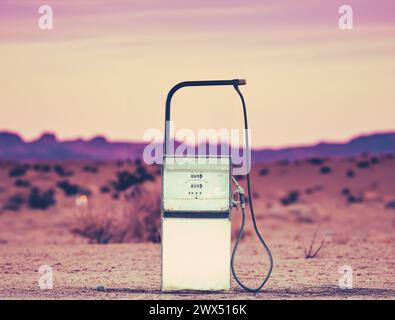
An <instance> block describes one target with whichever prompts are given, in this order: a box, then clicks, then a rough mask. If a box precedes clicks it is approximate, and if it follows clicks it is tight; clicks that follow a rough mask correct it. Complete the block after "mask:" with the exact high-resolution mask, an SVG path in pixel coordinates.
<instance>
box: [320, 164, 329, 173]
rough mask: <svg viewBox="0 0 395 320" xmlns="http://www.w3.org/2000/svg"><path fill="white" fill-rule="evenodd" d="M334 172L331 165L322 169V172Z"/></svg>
mask: <svg viewBox="0 0 395 320" xmlns="http://www.w3.org/2000/svg"><path fill="white" fill-rule="evenodd" d="M331 172H332V168H331V167H329V166H323V167H321V169H320V173H321V174H330V173H331Z"/></svg>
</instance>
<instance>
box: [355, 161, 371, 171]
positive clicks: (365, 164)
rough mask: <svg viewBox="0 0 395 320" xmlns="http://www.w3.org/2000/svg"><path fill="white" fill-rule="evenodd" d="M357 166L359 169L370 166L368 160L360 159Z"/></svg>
mask: <svg viewBox="0 0 395 320" xmlns="http://www.w3.org/2000/svg"><path fill="white" fill-rule="evenodd" d="M357 167H358V168H359V169H366V168H369V167H370V162H369V161H367V160H362V161H358V162H357Z"/></svg>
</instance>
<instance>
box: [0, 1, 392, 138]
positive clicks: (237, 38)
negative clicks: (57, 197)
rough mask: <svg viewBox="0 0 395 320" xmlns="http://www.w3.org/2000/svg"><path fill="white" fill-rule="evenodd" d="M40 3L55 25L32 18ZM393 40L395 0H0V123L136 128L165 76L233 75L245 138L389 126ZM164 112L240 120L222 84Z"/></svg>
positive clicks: (92, 131)
mask: <svg viewBox="0 0 395 320" xmlns="http://www.w3.org/2000/svg"><path fill="white" fill-rule="evenodd" d="M42 4H49V5H52V7H53V10H54V30H51V31H42V30H39V28H38V27H37V20H38V18H39V15H38V7H39V6H40V5H42ZM342 4H349V5H351V6H352V8H353V12H354V28H353V30H346V31H342V30H340V29H339V28H338V26H337V21H338V18H339V16H340V15H339V13H338V8H339V6H340V5H342ZM394 53H395V1H386V0H380V1H368V0H366V1H363V0H360V1H347V2H344V1H316V0H300V1H294V0H290V1H278V0H270V1H264V0H262V1H241V0H239V1H235V0H233V1H229V0H227V1H225V0H220V1H218V0H217V1H182V0H173V1H159V0H156V1H153V0H148V1H134V0H133V1H121V0H115V1H99V0H86V1H76V0H67V1H66V0H60V1H59V0H57V1H46V2H42V1H36V0H29V1H26V0H18V1H10V0H2V1H1V2H0V70H1V74H0V88H1V95H0V107H1V118H0V130H1V129H7V130H13V131H18V132H20V133H22V135H23V136H24V137H26V138H28V139H29V138H32V137H36V136H38V135H39V134H40V133H41V132H42V131H55V132H57V133H58V135H59V136H60V137H62V138H71V137H77V136H81V137H91V136H93V135H96V134H105V135H106V136H108V137H110V138H111V139H122V140H140V139H141V138H142V136H143V134H144V131H145V130H146V129H148V128H160V129H162V126H163V118H164V102H165V97H166V94H167V91H168V90H169V89H170V87H171V86H172V85H173V84H175V83H177V82H179V81H182V80H192V79H219V78H235V77H242V78H246V79H247V81H248V85H247V86H246V87H244V88H243V91H244V92H245V94H246V99H247V104H248V108H249V116H250V124H251V127H252V130H253V131H252V140H253V144H254V145H255V146H282V145H288V144H305V143H310V142H315V141H318V140H322V139H326V140H344V139H346V138H348V137H350V136H354V135H356V134H359V133H362V132H371V131H384V130H393V129H395V125H394V120H393V119H394V118H395V108H394V101H395V100H394V99H395V90H393V85H394V74H395V59H394ZM173 114H174V116H175V118H174V120H175V121H176V126H177V127H180V128H181V127H191V128H193V129H197V128H221V127H227V128H238V127H240V126H241V124H242V122H241V119H240V116H241V113H240V106H239V101H238V100H237V96H235V94H234V93H233V91H232V90H230V89H229V88H228V89H223V88H221V89H217V90H214V89H206V90H201V89H199V90H194V91H193V90H188V91H187V90H185V91H184V92H182V93H180V94H179V95H178V96H177V97H176V98H175V100H174V108H173Z"/></svg>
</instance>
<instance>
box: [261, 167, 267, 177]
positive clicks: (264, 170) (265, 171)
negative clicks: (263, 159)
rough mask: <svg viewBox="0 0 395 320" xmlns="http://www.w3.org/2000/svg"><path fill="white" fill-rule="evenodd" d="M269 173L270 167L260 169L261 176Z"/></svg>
mask: <svg viewBox="0 0 395 320" xmlns="http://www.w3.org/2000/svg"><path fill="white" fill-rule="evenodd" d="M268 174H269V169H267V168H262V169H261V170H259V175H260V176H267V175H268Z"/></svg>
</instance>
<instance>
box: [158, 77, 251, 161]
mask: <svg viewBox="0 0 395 320" xmlns="http://www.w3.org/2000/svg"><path fill="white" fill-rule="evenodd" d="M246 83H247V82H246V80H244V79H233V80H202V81H183V82H180V83H178V84H176V85H175V86H174V87H173V88H171V89H170V91H169V93H168V94H167V98H166V113H165V138H164V150H163V154H164V155H167V150H169V139H170V137H169V134H170V123H169V121H170V106H171V99H172V98H173V95H174V94H175V93H176V92H177V91H178V90H179V89H181V88H184V87H210V86H234V87H237V86H242V85H245V84H246Z"/></svg>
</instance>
